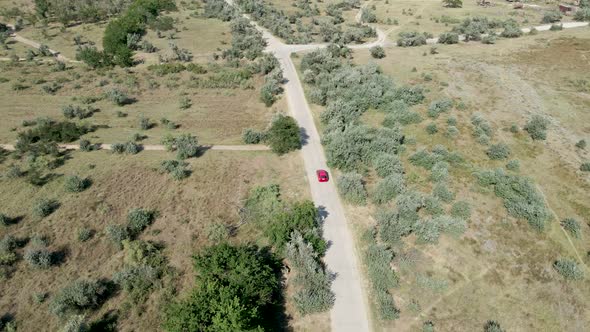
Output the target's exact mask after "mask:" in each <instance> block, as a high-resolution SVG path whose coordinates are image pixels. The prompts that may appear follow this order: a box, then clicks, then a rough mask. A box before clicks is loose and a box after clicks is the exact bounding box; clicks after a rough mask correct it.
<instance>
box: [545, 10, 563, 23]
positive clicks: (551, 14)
mask: <svg viewBox="0 0 590 332" xmlns="http://www.w3.org/2000/svg"><path fill="white" fill-rule="evenodd" d="M561 17H562V16H561V12H560V11H559V10H552V11H548V12H545V14H543V18H542V19H541V23H544V24H547V23H555V22H559V21H561Z"/></svg>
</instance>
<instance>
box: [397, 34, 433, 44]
mask: <svg viewBox="0 0 590 332" xmlns="http://www.w3.org/2000/svg"><path fill="white" fill-rule="evenodd" d="M398 37H399V38H398V39H397V46H401V47H410V46H421V45H426V38H427V34H426V33H419V32H417V31H408V32H400V33H399V35H398Z"/></svg>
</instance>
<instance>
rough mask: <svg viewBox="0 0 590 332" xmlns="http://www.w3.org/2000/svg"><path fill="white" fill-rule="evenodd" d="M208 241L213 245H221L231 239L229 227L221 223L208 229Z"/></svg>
mask: <svg viewBox="0 0 590 332" xmlns="http://www.w3.org/2000/svg"><path fill="white" fill-rule="evenodd" d="M206 232H207V239H209V241H211V242H213V243H221V242H223V241H225V240H227V238H229V231H228V229H227V226H225V225H224V224H221V223H214V224H211V225H209V226H208V227H207V230H206Z"/></svg>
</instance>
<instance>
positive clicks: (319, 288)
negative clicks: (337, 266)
mask: <svg viewBox="0 0 590 332" xmlns="http://www.w3.org/2000/svg"><path fill="white" fill-rule="evenodd" d="M285 256H286V257H287V259H288V260H289V262H290V264H291V265H292V267H293V269H294V270H295V273H296V274H295V277H294V279H293V284H294V286H295V287H296V288H297V291H296V292H295V294H294V295H293V302H294V303H295V307H296V308H297V310H298V311H299V313H301V314H302V315H308V314H313V313H318V312H323V311H326V310H328V309H330V308H331V307H332V305H334V301H335V299H336V297H335V295H334V293H333V292H332V290H331V289H330V286H331V284H332V280H331V276H330V273H329V272H327V271H326V270H324V268H323V266H322V264H321V261H320V258H319V255H318V253H317V252H316V251H315V250H314V248H313V246H312V245H311V244H310V243H308V242H306V241H305V239H304V238H303V236H302V235H301V234H300V233H299V232H297V231H294V232H293V234H291V241H289V243H288V244H287V245H286V249H285Z"/></svg>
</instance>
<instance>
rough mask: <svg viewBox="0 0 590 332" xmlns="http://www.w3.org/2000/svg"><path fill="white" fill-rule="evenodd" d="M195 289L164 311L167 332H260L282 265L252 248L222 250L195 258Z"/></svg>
mask: <svg viewBox="0 0 590 332" xmlns="http://www.w3.org/2000/svg"><path fill="white" fill-rule="evenodd" d="M194 264H195V269H196V270H197V272H198V277H197V279H198V284H199V285H200V286H199V287H198V288H196V289H194V290H193V291H192V292H191V294H190V296H189V297H188V298H186V299H184V300H181V301H179V302H176V303H172V304H171V305H168V306H167V307H166V308H165V312H164V323H163V326H164V329H166V330H167V331H171V332H175V331H246V330H250V331H262V328H261V326H263V325H264V324H268V320H270V319H271V318H270V317H272V315H273V312H272V306H273V305H274V304H275V303H276V299H277V295H278V292H279V290H280V280H279V274H280V272H279V271H280V262H279V260H278V259H277V258H275V257H274V256H273V255H272V254H270V253H268V252H266V251H264V250H261V249H259V248H257V247H256V246H252V245H246V246H231V245H229V244H220V245H216V246H213V247H209V248H206V249H205V250H204V251H203V252H202V253H200V254H199V255H197V256H195V257H194Z"/></svg>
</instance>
